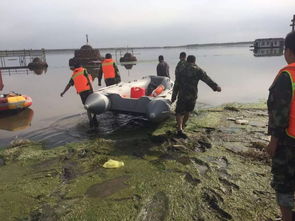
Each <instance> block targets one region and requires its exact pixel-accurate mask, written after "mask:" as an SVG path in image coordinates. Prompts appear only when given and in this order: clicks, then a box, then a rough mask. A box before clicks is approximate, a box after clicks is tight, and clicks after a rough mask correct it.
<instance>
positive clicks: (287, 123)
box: [266, 32, 295, 221]
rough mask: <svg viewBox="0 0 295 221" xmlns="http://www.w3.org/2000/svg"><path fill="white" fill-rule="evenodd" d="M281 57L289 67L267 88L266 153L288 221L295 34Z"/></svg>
mask: <svg viewBox="0 0 295 221" xmlns="http://www.w3.org/2000/svg"><path fill="white" fill-rule="evenodd" d="M284 56H285V60H286V62H287V63H288V65H287V66H285V67H284V68H282V69H281V70H280V71H279V73H278V74H277V76H276V78H275V80H274V82H273V83H272V85H271V86H270V88H269V97H268V100H267V106H268V113H269V122H268V133H269V135H271V139H270V142H269V144H268V146H267V148H266V151H267V153H268V154H269V155H270V156H271V157H272V170H271V171H272V174H273V179H272V182H271V186H272V187H273V188H274V190H275V191H276V197H277V203H278V205H279V207H280V210H281V213H282V219H283V220H284V221H286V220H287V221H288V220H290V221H291V220H292V209H293V206H294V192H295V96H294V95H295V94H294V93H295V32H291V33H289V34H288V35H287V36H286V38H285V52H284ZM293 220H295V219H294V217H293Z"/></svg>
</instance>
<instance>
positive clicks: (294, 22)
mask: <svg viewBox="0 0 295 221" xmlns="http://www.w3.org/2000/svg"><path fill="white" fill-rule="evenodd" d="M291 22H292V23H291V25H290V26H292V31H294V27H295V15H293V19H292V20H291Z"/></svg>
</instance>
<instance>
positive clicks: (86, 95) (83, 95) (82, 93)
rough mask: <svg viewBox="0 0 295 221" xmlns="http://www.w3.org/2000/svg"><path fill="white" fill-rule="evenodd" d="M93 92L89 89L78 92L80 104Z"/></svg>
mask: <svg viewBox="0 0 295 221" xmlns="http://www.w3.org/2000/svg"><path fill="white" fill-rule="evenodd" d="M92 93H93V92H92V91H91V90H87V91H82V92H81V93H80V97H81V101H82V104H85V102H86V99H87V97H88V96H89V95H90V94H92Z"/></svg>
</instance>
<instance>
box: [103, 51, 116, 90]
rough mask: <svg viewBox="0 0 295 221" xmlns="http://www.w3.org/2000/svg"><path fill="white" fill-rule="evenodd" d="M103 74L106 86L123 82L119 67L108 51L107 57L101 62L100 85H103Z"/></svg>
mask: <svg viewBox="0 0 295 221" xmlns="http://www.w3.org/2000/svg"><path fill="white" fill-rule="evenodd" d="M102 75H104V81H105V84H106V86H110V85H113V84H118V83H120V82H121V77H120V74H119V69H118V67H117V65H116V63H115V61H114V60H113V59H112V55H111V54H109V53H107V54H106V55H105V59H104V60H103V62H102V64H101V68H100V70H99V73H98V86H101V79H102Z"/></svg>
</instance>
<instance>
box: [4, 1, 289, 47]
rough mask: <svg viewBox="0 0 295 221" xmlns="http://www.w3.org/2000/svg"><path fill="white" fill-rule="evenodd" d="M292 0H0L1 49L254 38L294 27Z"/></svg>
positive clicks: (223, 40)
mask: <svg viewBox="0 0 295 221" xmlns="http://www.w3.org/2000/svg"><path fill="white" fill-rule="evenodd" d="M293 14H295V1H294V0H107V1H101V0H25V1H24V0H1V2H0V21H1V23H0V24H1V25H0V33H1V37H0V39H1V40H0V50H6V49H30V48H33V49H38V48H47V49H54V48H79V47H80V46H82V45H83V44H85V42H86V38H85V35H86V34H88V36H89V43H90V44H91V45H92V46H93V47H95V48H104V47H120V46H122V47H126V46H129V47H134V46H168V45H185V44H202V43H213V42H237V41H252V40H255V39H256V38H268V37H284V36H285V35H286V34H287V33H288V32H289V31H291V27H290V26H289V25H290V24H291V19H292V17H293Z"/></svg>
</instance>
